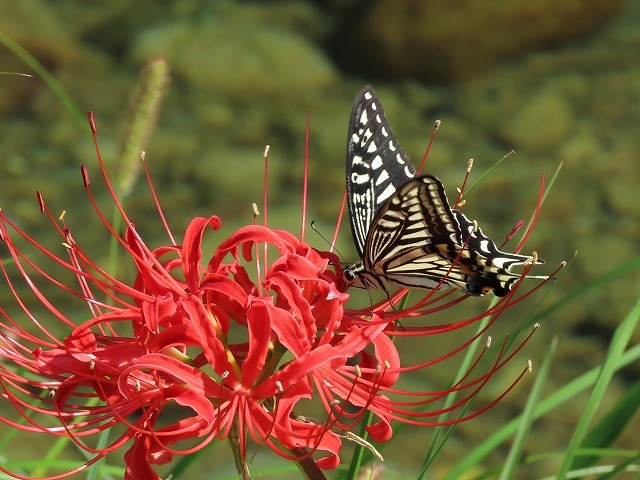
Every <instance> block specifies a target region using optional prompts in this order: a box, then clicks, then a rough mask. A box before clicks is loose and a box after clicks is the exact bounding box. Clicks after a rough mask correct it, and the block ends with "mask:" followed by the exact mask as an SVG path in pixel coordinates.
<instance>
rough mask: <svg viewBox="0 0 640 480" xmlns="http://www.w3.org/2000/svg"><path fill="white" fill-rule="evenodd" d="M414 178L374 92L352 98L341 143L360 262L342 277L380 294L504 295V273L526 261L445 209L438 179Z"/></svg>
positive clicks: (508, 282) (511, 281)
mask: <svg viewBox="0 0 640 480" xmlns="http://www.w3.org/2000/svg"><path fill="white" fill-rule="evenodd" d="M416 175H417V173H416V170H415V168H414V167H413V165H412V164H411V161H410V160H409V158H408V157H407V155H406V154H405V153H404V152H403V151H402V149H401V148H400V145H399V144H398V141H397V140H396V138H395V136H394V135H393V133H392V132H391V127H390V126H389V123H388V122H387V119H386V117H385V114H384V111H383V110H382V105H381V104H380V100H378V97H377V96H376V93H375V91H374V89H373V88H372V87H371V86H369V85H367V86H365V87H364V88H363V89H362V90H361V91H360V92H359V93H358V95H357V96H356V98H355V101H354V104H353V110H352V111H351V120H350V122H349V136H348V139H347V199H348V205H349V217H350V219H351V231H352V233H353V239H354V241H355V244H356V249H357V251H358V254H359V255H360V258H361V261H360V262H358V263H356V264H354V265H352V266H350V267H347V268H346V269H345V270H344V276H345V279H346V280H347V281H354V280H356V281H358V282H359V283H361V284H363V285H364V286H369V287H374V288H382V289H384V290H385V291H387V287H386V286H387V284H388V283H392V284H396V285H399V286H402V287H409V288H426V289H433V288H439V287H438V285H440V284H441V285H442V286H454V287H456V288H458V289H460V290H462V291H463V292H465V293H468V294H470V295H484V294H485V293H487V292H493V293H494V295H496V296H499V297H502V296H504V295H506V294H507V293H508V292H509V291H510V290H511V288H512V287H513V285H515V283H516V282H518V280H520V278H521V275H520V274H518V273H511V272H510V269H511V267H513V266H514V265H522V264H524V263H525V262H527V261H531V257H528V256H524V255H516V254H513V253H505V252H502V251H500V250H498V247H496V244H495V243H494V242H493V241H492V240H491V239H490V238H488V237H487V236H486V235H484V234H483V233H482V230H480V228H478V227H477V224H474V222H472V221H470V220H469V219H468V218H467V217H466V216H465V215H464V214H463V213H462V212H461V211H459V210H457V209H456V210H454V209H452V208H451V206H450V205H449V201H448V200H447V196H446V194H445V191H444V187H443V185H442V183H441V182H440V180H438V179H437V178H436V177H434V176H431V175H425V176H416ZM538 262H539V263H542V261H541V260H538ZM528 278H532V277H528ZM533 278H546V277H533ZM441 282H442V283H441Z"/></svg>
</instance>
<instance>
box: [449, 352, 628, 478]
mask: <svg viewBox="0 0 640 480" xmlns="http://www.w3.org/2000/svg"><path fill="white" fill-rule="evenodd" d="M639 360H640V345H636V346H635V347H632V348H630V349H629V350H627V351H626V352H625V353H624V354H623V355H622V356H621V357H620V360H619V362H618V364H617V366H616V368H617V369H620V368H623V367H625V366H627V365H630V364H631V363H633V362H637V361H639ZM599 371H600V369H599V368H594V369H592V370H589V371H588V372H587V373H585V374H583V375H581V376H579V377H578V378H576V379H575V380H573V381H572V382H570V383H568V384H567V385H565V386H564V387H563V388H561V389H559V390H557V391H555V392H554V393H552V394H551V395H549V396H548V397H547V398H545V399H543V400H542V401H541V402H540V404H539V405H537V406H536V409H535V412H534V417H535V418H536V419H537V418H540V417H542V416H543V415H545V414H546V413H548V412H550V411H551V410H553V409H554V408H557V407H559V406H560V405H562V404H564V403H566V402H568V401H570V400H573V399H574V398H575V397H576V396H577V395H578V394H580V393H581V392H583V391H585V390H586V389H587V388H589V387H591V386H592V385H593V384H594V383H595V381H596V379H597V377H598V373H599ZM519 424H520V419H518V418H516V419H514V420H512V421H511V422H509V423H507V424H506V425H504V426H503V427H502V428H501V429H499V430H498V431H496V432H495V433H494V434H493V435H491V436H490V437H489V438H487V440H485V441H484V442H482V443H481V444H480V445H478V446H477V447H476V448H474V449H473V450H471V451H470V452H467V454H466V455H465V456H464V458H463V459H462V460H461V461H460V462H458V463H457V464H456V465H455V466H454V467H453V468H452V469H451V471H450V472H449V474H448V475H447V476H446V477H445V478H446V479H448V480H457V479H459V478H462V477H463V475H464V473H465V472H467V471H468V470H471V469H473V468H474V467H475V466H476V465H477V464H478V463H480V462H481V461H482V459H484V458H485V457H486V456H487V455H489V453H491V452H493V451H495V449H496V448H498V447H499V446H500V444H501V443H503V442H504V441H506V440H507V439H508V438H509V437H510V436H512V435H513V434H514V433H515V432H516V430H517V429H518V426H519Z"/></svg>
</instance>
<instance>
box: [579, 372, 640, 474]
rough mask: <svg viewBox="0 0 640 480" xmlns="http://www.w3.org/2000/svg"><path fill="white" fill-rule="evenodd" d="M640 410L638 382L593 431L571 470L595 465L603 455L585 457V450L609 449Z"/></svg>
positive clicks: (586, 438)
mask: <svg viewBox="0 0 640 480" xmlns="http://www.w3.org/2000/svg"><path fill="white" fill-rule="evenodd" d="M639 408H640V381H638V382H636V383H635V384H634V385H633V386H632V387H631V388H630V389H629V390H627V392H626V393H625V394H624V395H623V396H622V398H620V400H618V402H617V403H616V405H615V406H614V407H613V408H612V409H611V411H609V413H607V414H606V415H605V416H604V417H603V418H602V419H601V420H600V421H599V422H598V424H597V425H596V426H595V427H594V428H592V429H591V431H590V432H589V433H588V434H587V436H586V437H585V438H584V441H583V442H582V445H581V447H580V451H581V452H582V455H581V456H580V457H578V458H576V460H575V461H574V462H573V464H572V465H571V469H572V470H575V469H577V468H585V467H589V466H591V465H593V464H594V463H595V462H596V461H597V460H598V459H599V458H600V456H601V455H593V456H588V455H584V451H585V449H591V448H595V449H604V448H606V447H609V446H610V445H611V444H612V443H613V442H614V441H615V440H616V439H617V438H618V436H619V435H620V433H622V431H623V430H624V428H625V427H626V426H628V425H629V424H630V422H631V420H632V418H633V417H634V415H635V414H636V413H637V411H638V409H639Z"/></svg>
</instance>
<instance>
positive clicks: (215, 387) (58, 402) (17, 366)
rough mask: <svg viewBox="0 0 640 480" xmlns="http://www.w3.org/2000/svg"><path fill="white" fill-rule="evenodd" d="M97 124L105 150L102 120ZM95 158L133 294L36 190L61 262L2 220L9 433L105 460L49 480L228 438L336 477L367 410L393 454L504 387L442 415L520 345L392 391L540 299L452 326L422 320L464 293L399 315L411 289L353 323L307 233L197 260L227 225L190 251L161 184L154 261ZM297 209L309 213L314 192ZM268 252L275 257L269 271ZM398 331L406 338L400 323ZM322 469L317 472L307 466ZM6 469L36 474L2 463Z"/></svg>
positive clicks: (328, 265) (502, 305)
mask: <svg viewBox="0 0 640 480" xmlns="http://www.w3.org/2000/svg"><path fill="white" fill-rule="evenodd" d="M90 121H91V125H92V131H93V135H94V141H95V127H94V125H93V120H92V117H91V116H90ZM96 151H97V154H98V159H99V163H100V167H101V170H102V173H103V176H104V179H105V183H106V186H107V188H108V189H109V191H110V193H111V198H112V200H113V202H114V204H115V206H116V208H117V209H118V210H119V212H120V214H121V216H122V218H123V219H124V222H125V224H126V227H127V228H126V231H125V234H124V235H123V236H121V235H120V234H119V233H118V232H117V231H116V230H115V229H114V228H113V227H112V226H111V224H110V223H109V221H107V219H106V217H105V215H104V214H103V212H102V211H101V209H100V208H99V206H98V204H97V203H96V201H95V200H94V197H93V195H92V191H91V188H90V182H89V176H88V173H87V171H86V169H85V168H84V167H83V170H82V175H83V179H84V184H85V187H86V191H87V194H88V197H89V200H90V201H91V203H92V204H93V206H94V208H95V212H96V214H97V215H98V217H99V218H100V220H101V222H102V224H103V225H104V227H105V228H106V229H107V230H108V232H109V233H110V235H111V236H112V237H113V238H114V239H115V241H117V242H118V243H119V245H120V247H121V250H122V251H123V252H125V253H126V254H127V255H128V256H129V257H130V258H131V260H132V262H133V264H134V265H135V269H136V272H137V276H136V279H135V282H133V284H130V283H127V282H125V281H121V280H119V279H118V278H116V277H114V276H112V275H110V274H109V273H108V272H107V271H105V270H104V269H102V268H101V267H100V266H98V265H97V264H96V262H95V261H94V260H92V259H91V258H90V257H89V256H88V255H87V254H86V253H85V251H84V250H83V249H82V248H81V246H80V245H79V244H77V243H76V242H75V241H74V239H73V237H72V235H71V231H70V229H69V228H68V227H67V226H66V224H65V222H64V220H63V219H61V220H57V219H56V218H55V217H54V216H53V215H52V213H51V212H50V210H49V208H48V207H47V205H46V204H45V202H44V200H43V199H42V197H41V196H40V195H39V194H38V199H39V204H40V208H41V211H42V213H44V214H46V215H47V216H48V217H49V219H50V220H51V224H52V225H53V227H54V230H55V232H56V233H57V234H58V235H59V236H60V237H61V238H62V242H63V245H64V248H65V251H66V257H64V258H63V256H58V255H56V254H55V253H53V252H51V251H49V250H47V249H46V248H44V247H43V246H41V245H40V244H39V243H38V242H37V241H36V240H34V239H33V238H31V237H30V236H29V235H28V234H27V233H26V232H24V231H23V230H21V229H20V227H19V226H18V225H17V223H16V222H14V221H12V220H11V219H10V218H9V217H8V216H7V215H6V214H5V213H3V212H1V211H0V240H2V241H3V242H4V244H5V245H6V249H7V251H8V253H9V258H10V260H11V261H10V262H8V261H6V260H4V261H3V260H2V259H1V258H0V268H1V269H2V273H3V276H4V280H5V283H6V286H7V288H8V291H9V292H11V295H12V296H13V299H14V300H15V303H16V304H17V306H18V309H17V312H9V311H8V310H7V309H6V307H5V306H0V315H1V316H0V387H1V388H2V390H1V391H0V396H1V397H2V399H3V402H10V403H11V405H12V406H13V407H14V409H15V411H17V412H18V413H19V415H20V416H21V417H22V418H23V421H15V420H13V418H15V417H1V416H0V421H3V422H4V423H5V424H7V425H9V426H11V427H13V428H17V429H20V430H23V431H27V432H44V433H47V434H51V435H56V436H63V437H68V438H70V439H71V440H72V441H73V442H74V443H76V444H77V445H78V446H79V447H81V448H82V449H84V450H86V451H88V452H90V453H93V454H95V456H94V457H93V458H92V459H91V460H89V461H87V462H86V463H84V464H83V465H80V466H79V467H78V468H76V469H74V470H72V471H68V472H65V473H62V474H59V475H55V476H50V477H48V478H62V477H65V476H68V475H71V474H73V473H76V472H78V471H81V470H83V469H85V468H86V467H87V466H89V465H91V464H93V463H95V462H96V461H98V460H99V459H101V458H103V457H104V456H106V455H107V454H108V453H110V452H112V451H114V450H116V449H119V448H120V447H122V446H124V445H125V444H127V443H129V442H130V441H131V443H132V444H131V446H130V448H129V450H128V451H127V453H126V455H125V460H126V466H127V470H126V478H135V479H147V478H149V479H155V478H159V477H158V476H157V474H156V473H155V472H154V470H153V468H152V465H159V464H165V463H167V462H169V461H171V460H172V458H173V456H174V455H176V454H178V455H187V454H189V453H192V452H195V451H196V450H198V449H201V448H203V447H204V446H206V445H207V444H209V443H210V442H211V441H213V440H215V439H224V438H229V439H230V440H231V441H232V445H234V446H235V450H234V451H235V453H236V459H237V460H238V459H239V460H240V462H241V463H242V462H244V461H245V459H246V452H247V445H248V443H249V440H252V441H253V442H256V443H258V444H266V445H267V446H268V447H269V448H270V449H271V450H273V451H274V452H276V453H277V454H279V455H281V456H282V457H284V458H287V459H291V460H295V461H298V462H300V463H301V465H303V466H305V467H303V468H307V469H313V468H316V467H319V468H322V469H330V468H335V467H336V466H338V464H339V462H340V456H339V453H340V449H341V446H342V439H343V438H350V439H352V440H353V439H354V438H356V441H358V440H357V437H355V436H354V435H353V434H352V433H351V430H353V429H354V427H355V426H356V425H357V424H358V422H359V420H361V418H362V417H363V416H364V414H365V413H366V412H371V413H372V414H373V415H374V418H375V420H374V421H373V423H371V424H370V425H369V426H368V427H367V431H368V433H369V434H370V435H371V437H372V438H373V439H374V440H375V441H377V442H383V441H387V440H389V439H390V438H391V436H392V433H393V431H392V421H394V420H400V421H404V422H408V423H412V424H415V425H425V426H432V425H442V424H448V423H457V422H461V421H463V420H465V419H467V418H471V417H473V416H475V415H477V414H478V413H480V412H481V411H484V410H486V409H487V408H489V407H490V406H491V405H493V404H495V403H496V402H497V401H498V400H499V399H500V398H501V397H502V396H503V395H504V394H506V393H507V391H509V390H510V388H511V387H509V388H507V389H506V390H505V392H504V393H503V394H502V395H500V397H499V398H497V399H495V400H494V401H493V402H490V403H489V404H488V405H485V406H483V407H482V408H480V409H479V410H477V411H474V412H472V413H468V414H466V415H463V416H460V417H458V418H456V419H453V420H443V419H437V417H438V416H440V415H442V414H444V413H447V412H448V411H452V410H455V409H458V408H461V407H463V406H465V405H467V404H468V403H469V402H470V401H471V400H472V399H473V398H474V397H475V396H476V395H477V394H478V392H479V391H480V390H481V388H482V387H483V386H484V385H485V384H486V383H487V382H488V381H489V379H490V378H491V377H492V376H493V375H494V374H495V373H496V372H497V371H499V370H500V369H501V368H502V367H503V366H504V365H505V364H506V363H507V362H508V361H509V359H511V358H512V357H513V356H514V355H515V353H516V352H517V350H518V349H515V350H514V351H512V352H509V353H507V352H506V350H504V349H503V350H502V351H501V352H500V353H499V354H498V355H497V358H496V359H495V361H494V363H493V364H492V366H490V367H489V369H488V370H487V371H486V372H483V373H478V374H476V373H475V370H476V368H477V364H478V362H476V364H474V365H473V366H472V367H471V368H470V369H469V371H468V372H467V373H466V374H465V375H464V376H463V377H462V378H461V379H458V381H457V382H456V383H455V384H454V385H452V386H451V387H450V388H447V389H443V390H440V391H406V390H399V389H396V388H394V385H395V384H396V382H397V380H398V378H399V377H400V375H401V374H402V373H404V372H407V371H412V370H417V369H422V368H426V367H428V366H431V365H436V364H437V363H439V362H440V361H441V360H443V359H444V358H447V357H450V356H453V355H454V354H456V353H460V352H463V351H464V350H465V349H466V348H467V347H468V346H469V345H470V344H472V342H474V341H475V340H476V339H477V338H478V336H480V335H481V334H482V333H484V331H485V330H486V328H488V326H489V325H490V324H491V323H493V322H494V321H495V320H496V319H497V318H498V317H499V316H500V314H501V313H502V312H504V310H505V309H506V308H508V307H509V306H510V305H513V304H514V303H516V302H518V301H519V300H520V299H522V298H524V296H526V295H528V293H526V294H524V295H521V296H520V297H516V290H517V288H518V287H519V285H520V284H519V283H518V284H517V285H516V288H514V290H513V291H512V292H511V293H510V294H509V295H507V296H505V297H504V298H502V299H501V300H500V301H499V302H498V303H497V304H496V305H494V306H493V307H492V308H490V309H489V310H487V311H485V312H483V313H482V314H481V315H478V316H477V317H473V318H470V319H466V320H464V321H453V322H450V323H447V324H445V325H428V323H429V322H427V321H425V323H426V324H427V326H421V325H420V324H419V322H420V320H421V319H425V318H427V317H428V315H429V314H431V313H432V312H435V311H438V310H442V309H445V308H449V307H450V306H453V305H455V304H456V303H458V302H459V301H461V300H463V299H464V297H458V298H456V299H452V300H449V298H450V295H451V293H452V292H445V293H441V292H436V291H433V292H430V293H429V294H427V295H425V296H424V297H423V298H421V299H420V300H419V301H417V302H416V303H415V304H413V305H411V306H410V307H408V308H404V309H398V308H397V306H398V305H400V300H401V298H402V297H403V296H404V295H406V293H407V292H406V290H401V291H398V292H396V293H395V294H393V295H391V296H390V299H389V300H385V301H383V302H381V303H379V304H376V305H373V306H371V307H370V308H367V309H360V310H356V309H348V308H345V304H346V302H347V300H348V298H349V294H347V293H346V292H345V291H344V290H345V289H346V287H345V285H344V282H343V281H342V276H341V269H340V267H339V266H338V265H337V263H336V262H335V261H334V260H335V257H334V256H333V255H332V254H331V253H327V252H325V253H319V252H318V251H316V250H314V249H313V248H311V247H310V246H309V245H308V244H306V243H305V242H304V227H303V231H302V233H301V235H300V238H297V237H296V236H294V235H292V234H290V233H288V232H286V231H282V230H274V229H271V228H268V227H267V226H266V225H264V226H263V225H257V224H255V223H254V224H252V225H248V226H245V227H243V228H240V229H239V230H238V231H236V232H234V233H233V234H232V235H231V236H229V237H228V238H226V239H224V240H222V241H221V242H220V244H219V246H218V248H217V249H216V250H215V252H214V254H213V255H212V256H211V258H208V259H207V258H205V259H203V249H202V240H203V236H204V234H205V233H211V232H217V231H218V230H219V229H220V227H221V221H220V219H219V218H218V217H216V216H215V215H213V216H211V217H209V218H203V217H197V218H194V219H193V220H192V221H191V222H190V223H189V226H188V227H187V229H186V231H185V232H184V235H183V241H182V243H181V244H180V245H178V244H176V242H175V241H174V240H173V235H172V234H171V233H170V231H169V229H168V227H167V226H166V222H165V220H164V215H163V214H162V210H161V209H160V207H159V204H158V201H157V198H156V195H155V191H154V190H153V185H152V184H151V181H150V180H149V186H150V187H151V192H152V195H153V198H154V201H155V203H156V205H157V206H158V212H159V217H160V219H161V221H162V223H163V225H164V226H165V228H166V230H167V234H168V237H169V242H168V244H167V245H163V246H161V247H158V248H155V249H151V248H150V247H149V246H147V244H146V243H145V242H144V241H143V239H142V238H141V237H140V235H139V234H138V232H137V231H136V229H135V227H134V224H133V223H132V221H131V220H130V219H129V217H128V215H127V214H126V212H125V211H124V209H123V207H122V205H121V203H120V201H119V199H118V196H117V195H116V193H115V191H114V189H113V188H112V186H111V182H110V180H109V177H108V175H107V173H106V170H105V167H104V164H103V161H102V158H101V156H100V151H99V149H98V147H97V142H96ZM305 166H306V162H305ZM147 176H148V175H147ZM305 185H306V173H305ZM303 197H304V199H305V202H306V187H305V193H304V195H303ZM539 203H540V202H539ZM265 206H266V204H265ZM304 210H305V208H304V207H303V212H304ZM304 222H305V216H304V213H303V225H304ZM25 244H26V245H27V246H30V247H31V248H33V249H35V250H36V251H39V252H41V253H42V254H44V255H45V256H46V257H48V259H50V260H51V261H52V262H53V265H54V267H53V268H49V269H45V268H44V267H41V266H39V265H38V264H37V263H36V262H34V261H33V260H32V259H31V257H30V256H29V255H27V253H26V250H25V247H24V246H20V245H25ZM267 245H268V246H270V248H269V252H270V253H271V255H274V254H275V256H276V259H275V260H274V261H273V262H271V263H270V264H269V263H268V261H267ZM263 246H264V247H263ZM252 265H253V266H252ZM262 265H264V267H262ZM250 266H252V267H250ZM254 268H255V272H254V271H253V269H254ZM60 272H65V273H71V274H72V276H73V277H74V278H75V283H76V284H75V285H73V286H72V285H70V284H69V282H65V280H63V279H62V278H61V276H60V275H58V274H59V273H60ZM16 273H17V276H18V278H21V279H22V280H23V283H24V284H25V285H26V286H27V287H28V289H29V290H30V291H31V293H32V294H33V295H32V296H31V298H32V300H31V301H30V302H29V301H26V300H23V295H21V294H20V293H19V289H18V287H17V285H16V280H15V278H16V276H15V274H16ZM525 273H526V272H525ZM41 281H47V282H50V283H51V284H53V285H54V286H56V287H58V288H60V289H62V290H63V291H64V292H65V293H66V294H67V295H69V296H71V297H75V298H77V299H80V300H81V301H82V302H83V303H84V304H85V306H86V307H87V308H88V312H87V314H85V317H84V318H85V320H84V321H83V322H81V323H80V324H77V323H75V322H74V321H72V320H71V319H70V315H66V314H65V313H63V312H62V311H61V310H60V309H58V307H56V305H54V304H53V302H51V301H50V300H48V299H47V297H46V296H45V295H44V294H43V293H42V292H41V290H40V289H39V287H38V286H37V285H38V284H39V283H40V282H41ZM536 288H538V287H536ZM534 290H535V289H534ZM31 302H33V303H31ZM34 305H38V306H39V307H44V309H45V310H46V311H47V312H48V313H47V315H46V317H47V318H53V319H55V320H57V321H58V322H59V323H60V324H61V326H62V327H63V328H64V329H65V330H66V331H67V332H68V333H67V334H66V336H65V337H64V339H63V340H59V339H58V338H57V336H56V335H54V334H53V333H51V331H50V329H49V328H47V326H45V325H44V324H43V322H41V320H40V316H39V314H37V313H36V311H35V309H34ZM401 318H404V319H406V320H405V322H404V323H405V324H404V325H403V326H402V327H396V321H397V320H399V319H401ZM482 318H491V321H490V322H488V324H487V326H486V327H485V328H484V329H483V330H482V331H481V332H479V333H478V334H477V335H475V336H474V337H472V338H471V339H467V340H465V341H464V342H462V343H461V345H460V346H459V347H458V348H456V349H455V350H454V351H452V352H450V353H448V354H446V355H444V356H442V357H439V358H432V359H429V360H425V361H424V362H422V363H419V364H416V365H410V366H407V365H404V366H403V365H401V361H400V355H399V353H398V350H397V349H396V347H395V345H394V343H393V337H394V336H398V335H405V336H431V335H436V334H438V333H441V332H446V331H451V330H454V329H458V328H462V327H463V326H466V325H468V324H471V323H474V322H477V321H479V320H481V319H482ZM425 341H426V340H425ZM485 350H486V349H485ZM481 357H482V354H481V355H479V356H478V360H480V358H481ZM523 373H524V370H523ZM517 380H518V379H516V380H515V381H514V383H513V384H515V383H516V382H517ZM451 393H459V394H461V395H460V398H459V400H458V401H457V402H456V403H454V404H453V405H451V406H448V407H446V408H437V407H435V408H431V407H430V405H432V404H433V403H434V402H436V401H437V400H439V399H442V398H444V397H445V396H447V395H448V394H451ZM310 404H312V405H315V406H317V405H321V406H322V407H323V409H324V412H325V413H324V417H323V418H318V419H315V418H311V417H309V416H305V415H303V413H302V412H303V411H304V410H305V409H306V408H307V406H308V405H310ZM176 406H178V407H181V408H182V411H183V412H184V415H183V416H182V417H181V419H180V420H178V421H172V423H168V422H167V421H166V419H165V418H166V417H165V416H164V415H163V413H165V410H166V409H167V408H169V407H172V408H175V407H176ZM316 411H317V409H316ZM171 418H175V417H174V416H172V417H171ZM116 425H118V426H120V427H124V431H123V432H122V433H120V435H119V437H118V438H117V439H115V440H114V441H113V442H112V443H111V444H110V445H108V446H106V447H101V448H96V447H94V446H92V445H91V442H87V441H86V440H87V437H93V436H95V435H97V434H99V433H100V432H102V431H104V430H108V429H110V428H111V427H113V426H116ZM185 440H192V442H191V443H189V444H188V445H189V446H188V447H185V448H183V449H181V450H178V449H177V448H176V447H175V445H176V444H178V443H179V442H182V441H185ZM193 440H195V441H196V443H195V444H194V443H193ZM362 442H364V441H363V440H362ZM316 452H321V453H320V455H316ZM312 455H315V457H318V456H320V458H317V459H316V460H315V461H314V462H312V463H311V464H310V463H309V462H308V461H307V460H309V459H312V458H313V457H311V456H312ZM323 455H324V456H323ZM0 470H1V471H3V472H5V473H9V474H12V475H14V476H16V477H18V478H26V477H22V476H21V475H18V474H15V473H11V472H8V471H7V470H6V469H5V468H4V467H2V466H0Z"/></svg>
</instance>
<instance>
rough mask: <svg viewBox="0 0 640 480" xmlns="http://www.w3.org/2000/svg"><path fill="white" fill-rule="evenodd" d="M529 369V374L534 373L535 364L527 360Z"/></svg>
mask: <svg viewBox="0 0 640 480" xmlns="http://www.w3.org/2000/svg"><path fill="white" fill-rule="evenodd" d="M527 369H528V370H529V373H531V372H533V363H532V362H531V360H527Z"/></svg>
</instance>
